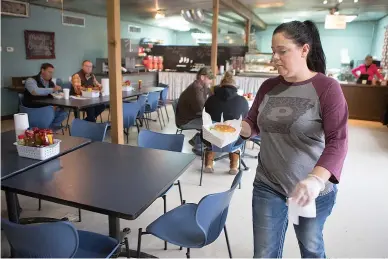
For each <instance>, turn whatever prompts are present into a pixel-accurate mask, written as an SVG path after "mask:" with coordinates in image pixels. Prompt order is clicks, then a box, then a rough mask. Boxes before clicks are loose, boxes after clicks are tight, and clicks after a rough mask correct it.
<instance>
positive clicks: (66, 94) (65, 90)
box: [63, 89, 70, 100]
mask: <svg viewBox="0 0 388 259" xmlns="http://www.w3.org/2000/svg"><path fill="white" fill-rule="evenodd" d="M63 94H64V98H65V99H66V100H68V99H69V97H70V89H63Z"/></svg>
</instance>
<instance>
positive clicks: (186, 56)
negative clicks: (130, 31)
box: [151, 45, 248, 70]
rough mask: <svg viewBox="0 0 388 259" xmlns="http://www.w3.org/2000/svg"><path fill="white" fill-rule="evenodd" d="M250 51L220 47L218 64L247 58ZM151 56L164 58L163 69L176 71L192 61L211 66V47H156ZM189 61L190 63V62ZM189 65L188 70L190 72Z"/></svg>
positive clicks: (236, 47) (238, 47) (240, 47)
mask: <svg viewBox="0 0 388 259" xmlns="http://www.w3.org/2000/svg"><path fill="white" fill-rule="evenodd" d="M247 51H248V47H246V46H218V51H217V64H218V65H225V61H227V60H229V59H230V58H231V57H238V56H245V53H246V52H247ZM151 55H153V56H163V67H164V68H165V69H176V68H177V65H178V66H179V65H180V64H181V63H180V61H181V62H182V60H183V63H185V62H186V61H187V60H190V61H191V60H192V61H193V62H192V63H193V64H194V63H201V64H205V65H206V66H210V62H211V46H160V45H155V46H154V47H153V48H152V51H151ZM190 61H189V62H190ZM189 65H190V64H188V66H187V68H186V70H189V68H190V66H189Z"/></svg>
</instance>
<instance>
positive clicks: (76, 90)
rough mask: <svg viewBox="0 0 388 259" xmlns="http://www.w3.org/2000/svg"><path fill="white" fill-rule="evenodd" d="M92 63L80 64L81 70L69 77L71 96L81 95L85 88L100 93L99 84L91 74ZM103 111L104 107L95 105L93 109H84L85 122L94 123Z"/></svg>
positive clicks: (88, 61) (87, 61)
mask: <svg viewBox="0 0 388 259" xmlns="http://www.w3.org/2000/svg"><path fill="white" fill-rule="evenodd" d="M92 70H93V63H92V62H91V61H90V60H85V61H84V62H82V69H81V70H80V71H78V72H77V73H75V74H74V75H73V76H72V77H71V84H72V85H73V87H72V89H71V94H72V95H74V94H76V95H82V91H86V90H87V88H92V89H93V90H97V91H101V89H102V87H101V84H100V83H99V82H98V81H97V79H96V77H95V75H94V74H93V73H92ZM104 110H105V105H104V104H101V105H97V106H94V107H89V108H86V109H85V111H86V114H87V117H86V118H85V120H87V121H91V122H96V118H97V117H98V116H99V115H100V114H101V113H102V112H103V111H104Z"/></svg>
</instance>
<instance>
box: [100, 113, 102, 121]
mask: <svg viewBox="0 0 388 259" xmlns="http://www.w3.org/2000/svg"><path fill="white" fill-rule="evenodd" d="M100 121H101V123H102V114H100Z"/></svg>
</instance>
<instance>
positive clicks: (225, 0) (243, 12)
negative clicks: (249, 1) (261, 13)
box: [220, 0, 267, 30]
mask: <svg viewBox="0 0 388 259" xmlns="http://www.w3.org/2000/svg"><path fill="white" fill-rule="evenodd" d="M220 1H221V3H222V4H223V5H224V6H227V7H228V8H230V9H231V10H233V11H234V12H236V13H237V14H238V15H240V16H242V17H244V18H245V19H247V20H250V21H251V23H252V25H254V26H256V27H258V29H260V30H265V29H266V28H267V24H266V23H265V22H264V21H263V20H262V19H260V18H259V17H258V16H257V15H256V14H255V13H254V12H252V11H251V10H250V9H249V8H248V7H246V6H245V5H243V4H242V3H241V2H240V1H238V0H220Z"/></svg>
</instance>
